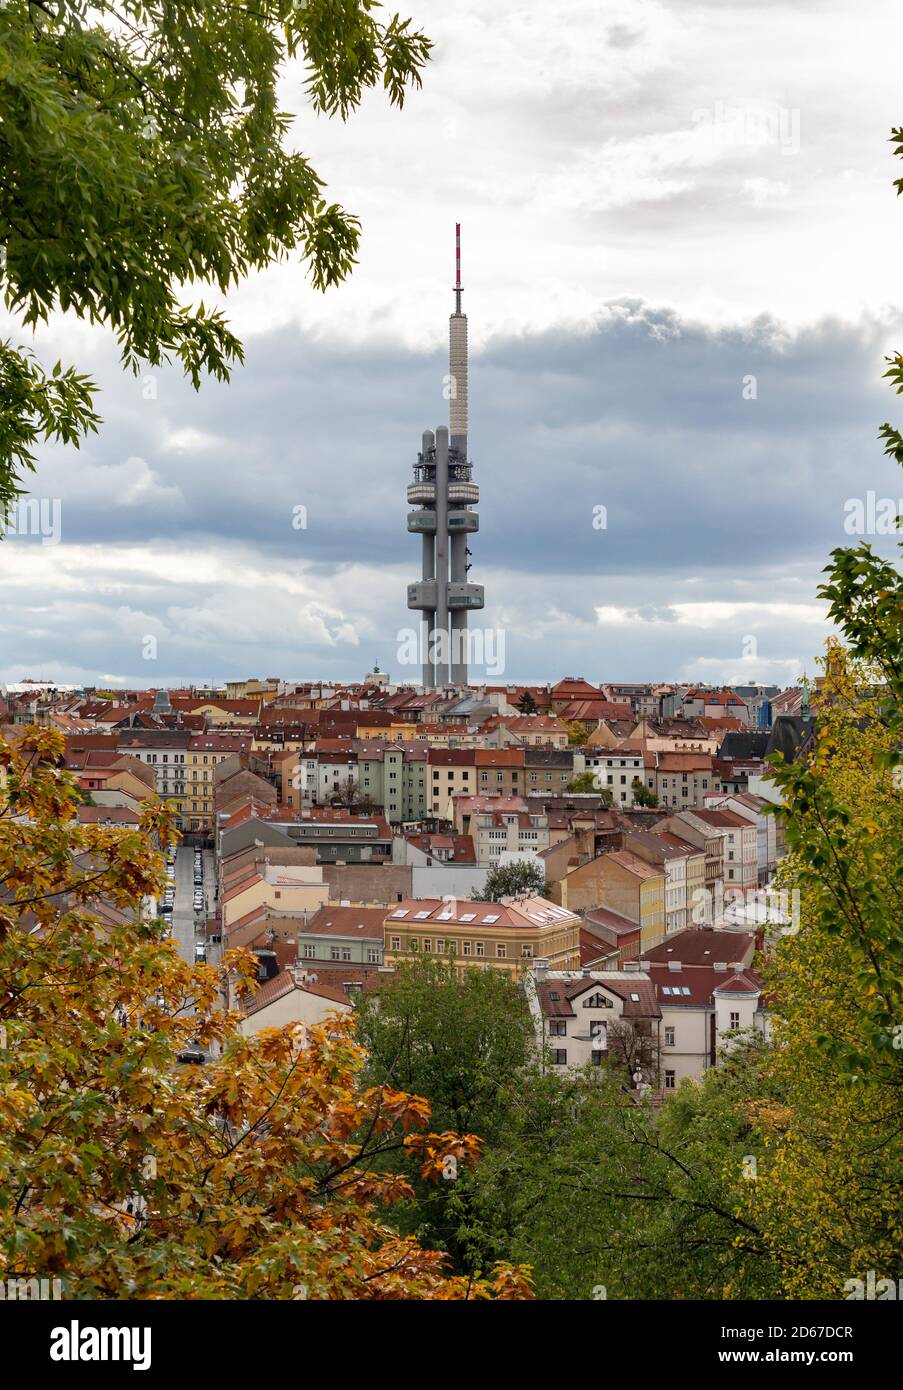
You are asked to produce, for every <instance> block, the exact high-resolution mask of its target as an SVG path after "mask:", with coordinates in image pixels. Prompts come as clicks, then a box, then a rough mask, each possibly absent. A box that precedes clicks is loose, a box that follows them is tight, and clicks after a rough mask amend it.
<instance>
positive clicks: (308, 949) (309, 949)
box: [304, 946, 317, 960]
mask: <svg viewBox="0 0 903 1390" xmlns="http://www.w3.org/2000/svg"><path fill="white" fill-rule="evenodd" d="M316 957H317V948H316V946H305V947H304V959H305V960H316Z"/></svg>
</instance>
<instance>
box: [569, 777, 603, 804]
mask: <svg viewBox="0 0 903 1390" xmlns="http://www.w3.org/2000/svg"><path fill="white" fill-rule="evenodd" d="M566 790H567V791H569V792H584V793H585V792H595V794H596V796H599V797H601V798H602V800H603V801H604V802H605V805H606V806H611V805H612V803H613V801H614V797H613V796H612V793H611V787H602V786H600V785H599V778H598V774H597V773H595V772H578V773H577V776H576V777H572V778H571V780H570V782H568V784H567V788H566Z"/></svg>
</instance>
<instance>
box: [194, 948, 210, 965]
mask: <svg viewBox="0 0 903 1390" xmlns="http://www.w3.org/2000/svg"><path fill="white" fill-rule="evenodd" d="M194 958H195V960H196V961H203V962H205V963H206V960H207V947H206V946H204V945H203V944H202V943H201V944H199V945H197V946H195V948H194Z"/></svg>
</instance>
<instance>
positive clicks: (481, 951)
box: [477, 941, 486, 956]
mask: <svg viewBox="0 0 903 1390" xmlns="http://www.w3.org/2000/svg"><path fill="white" fill-rule="evenodd" d="M485 954H486V948H485V946H484V945H483V943H482V941H478V942H477V955H478V956H485Z"/></svg>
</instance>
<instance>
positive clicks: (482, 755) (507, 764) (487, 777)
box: [474, 748, 526, 796]
mask: <svg viewBox="0 0 903 1390" xmlns="http://www.w3.org/2000/svg"><path fill="white" fill-rule="evenodd" d="M525 756H526V750H525V749H523V748H476V749H474V770H475V772H476V792H477V795H478V796H489V795H492V796H522V795H523V791H524V759H525Z"/></svg>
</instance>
